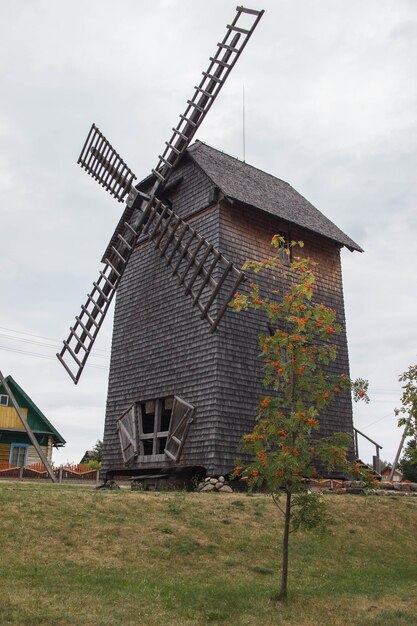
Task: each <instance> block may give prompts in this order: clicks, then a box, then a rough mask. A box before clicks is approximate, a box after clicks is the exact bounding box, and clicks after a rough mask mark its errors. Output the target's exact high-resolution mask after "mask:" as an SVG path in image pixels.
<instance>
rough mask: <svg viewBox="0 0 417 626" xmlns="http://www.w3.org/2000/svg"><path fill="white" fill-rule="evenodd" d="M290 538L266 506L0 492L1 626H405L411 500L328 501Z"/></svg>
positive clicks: (231, 499)
mask: <svg viewBox="0 0 417 626" xmlns="http://www.w3.org/2000/svg"><path fill="white" fill-rule="evenodd" d="M327 502H328V505H329V510H330V512H331V514H332V516H333V519H332V522H331V524H330V527H329V529H328V532H327V533H324V532H315V533H313V534H309V533H299V534H296V535H293V536H292V537H291V544H290V559H291V560H290V578H289V588H290V594H289V599H288V601H287V602H285V603H282V602H279V601H277V599H276V598H277V590H278V583H279V560H280V529H281V527H282V526H281V524H282V520H281V519H280V517H279V514H278V511H277V509H276V507H275V506H274V505H273V504H272V502H271V501H270V500H269V498H268V497H267V496H263V495H256V496H253V497H251V498H248V497H245V496H244V495H242V494H236V495H234V494H230V495H229V494H227V495H226V494H212V493H207V494H197V493H166V494H164V493H160V494H158V493H149V492H130V491H127V490H120V491H111V492H103V491H95V490H92V489H87V488H83V487H78V486H77V487H70V486H58V485H47V484H45V485H35V484H27V483H3V482H2V483H0V507H1V508H0V510H1V513H2V516H1V519H2V522H1V533H0V550H1V552H0V554H1V557H0V624H1V625H6V624H13V625H16V626H28V625H30V626H32V625H33V626H35V625H36V626H43V625H53V626H69V625H76V626H90V625H91V626H110V625H114V626H116V625H117V626H121V625H126V626H130V625H131V626H148V625H149V626H158V625H164V626H177V625H189V626H198V625H200V624H201V625H203V624H215V625H219V626H220V625H223V626H239V625H256V626H269V625H274V626H275V625H279V624H282V625H287V624H288V625H292V624H294V625H295V624H297V625H299V626H316V625H318V624H320V625H322V626H333V625H335V626H338V625H342V624H343V625H345V624H349V626H351V625H354V626H387V625H389V626H396V625H399V626H402V625H404V626H412V625H414V624H417V599H416V598H417V593H416V592H417V542H416V537H417V498H416V499H410V500H408V499H405V498H398V499H396V498H394V499H393V498H382V497H378V498H377V497H372V496H369V497H359V496H328V497H327Z"/></svg>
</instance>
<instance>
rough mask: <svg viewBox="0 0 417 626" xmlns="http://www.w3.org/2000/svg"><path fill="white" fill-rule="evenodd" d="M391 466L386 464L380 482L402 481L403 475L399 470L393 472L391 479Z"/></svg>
mask: <svg viewBox="0 0 417 626" xmlns="http://www.w3.org/2000/svg"><path fill="white" fill-rule="evenodd" d="M391 472H392V465H390V464H388V465H387V466H386V467H384V469H383V470H382V472H381V476H382V480H392V482H394V483H401V482H402V481H403V475H402V474H401V472H400V470H399V469H397V468H396V469H395V470H394V475H393V477H392V478H391Z"/></svg>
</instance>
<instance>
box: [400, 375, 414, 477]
mask: <svg viewBox="0 0 417 626" xmlns="http://www.w3.org/2000/svg"><path fill="white" fill-rule="evenodd" d="M399 381H400V382H402V383H404V385H403V393H402V396H401V407H400V408H399V409H395V414H396V415H397V416H399V419H398V426H404V435H405V436H406V437H410V438H411V439H409V441H408V444H407V446H406V448H405V450H404V452H403V456H402V458H401V461H400V464H399V465H400V469H401V471H402V473H403V475H404V478H406V479H407V480H411V481H413V482H416V481H417V365H411V366H410V367H409V368H408V369H407V370H406V371H405V372H403V373H402V374H401V375H400V376H399Z"/></svg>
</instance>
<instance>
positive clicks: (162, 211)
mask: <svg viewBox="0 0 417 626" xmlns="http://www.w3.org/2000/svg"><path fill="white" fill-rule="evenodd" d="M263 13H264V11H256V10H253V9H247V8H245V7H242V6H240V7H237V8H236V15H235V17H234V20H233V22H232V23H231V24H228V25H227V27H226V35H225V36H224V38H223V40H222V41H221V42H220V43H218V44H217V49H216V53H215V55H214V56H213V57H210V64H209V66H208V70H207V71H206V72H203V78H202V80H201V82H200V84H199V85H198V86H196V87H195V91H194V94H193V97H192V99H191V100H188V101H187V108H186V110H185V112H184V114H182V115H180V122H179V123H178V125H177V127H176V128H174V129H173V135H172V136H171V138H170V140H169V141H167V142H166V143H165V149H164V151H163V153H162V154H161V155H159V157H158V163H157V166H156V168H154V169H153V170H152V173H153V175H154V177H155V181H154V183H153V186H152V189H151V191H150V194H149V196H148V195H146V194H143V193H142V192H140V191H139V190H138V189H136V188H135V187H134V186H133V184H132V182H133V178H132V179H131V178H130V177H131V176H134V175H133V172H132V171H131V170H130V169H129V168H127V165H126V164H125V163H124V161H123V160H122V159H121V158H120V157H119V155H117V153H116V152H115V151H114V149H113V148H112V147H111V145H110V144H109V142H108V141H107V140H106V139H105V137H104V135H102V133H101V132H100V131H99V130H98V128H97V127H96V126H95V125H94V124H93V126H92V128H91V129H90V134H89V135H88V136H87V140H86V142H85V144H84V148H83V150H82V152H81V155H80V158H81V157H82V159H81V162H80V160H79V162H80V164H81V165H82V166H83V167H84V169H86V170H87V171H88V173H89V174H90V175H92V176H93V177H94V178H96V179H97V180H98V181H99V183H100V184H102V185H103V186H104V187H105V188H106V189H107V191H109V193H111V194H112V195H113V196H114V197H116V198H117V199H118V200H119V199H123V197H124V196H125V195H126V194H127V193H128V198H127V206H128V207H130V208H131V209H132V212H131V216H130V219H128V220H126V221H125V222H123V224H122V228H121V229H120V230H119V229H117V230H116V232H115V235H113V237H112V239H111V241H113V239H114V240H115V243H114V244H111V245H110V254H109V255H108V257H107V258H105V260H104V269H103V270H102V271H100V273H99V278H98V279H97V281H95V282H94V283H93V289H92V290H91V292H90V293H89V294H88V296H87V301H86V303H85V305H82V307H81V312H80V314H79V315H78V316H77V317H76V318H75V320H76V321H75V324H74V326H72V327H70V333H69V335H68V338H67V340H65V341H64V342H63V344H64V345H63V348H62V350H61V352H60V353H58V354H57V357H58V359H59V361H60V362H61V363H62V365H63V366H64V367H65V369H66V370H67V372H68V374H69V375H70V377H71V379H72V380H73V382H74V383H75V384H77V383H78V380H79V378H80V376H81V373H82V371H83V369H84V367H85V364H86V362H87V359H88V356H89V354H90V352H91V349H92V347H93V345H94V342H95V339H96V337H97V335H98V332H99V330H100V328H101V325H102V323H103V321H104V318H105V316H106V314H107V311H108V309H109V306H110V304H111V301H112V299H113V296H114V294H115V292H116V290H117V287H118V285H119V283H120V280H121V278H122V276H123V273H124V270H125V267H126V265H127V263H128V261H129V258H130V256H131V254H132V251H133V249H134V246H135V243H136V241H137V239H138V237H139V236H140V234H141V232H142V230H143V228H144V227H145V226H146V224H147V221H148V219H149V218H150V216H151V215H152V220H153V219H154V218H156V219H159V224H162V223H163V221H164V219H165V217H166V218H167V219H168V217H170V220H173V219H174V217H175V216H170V211H171V210H170V209H168V207H166V205H163V203H162V202H161V201H160V200H158V199H157V198H156V194H157V192H158V191H159V189H160V188H162V187H163V186H164V185H165V184H166V182H167V181H168V178H169V176H170V174H171V172H172V171H173V170H174V169H175V167H176V165H177V164H178V162H179V160H180V159H181V157H182V156H183V154H184V153H185V151H186V149H187V147H188V145H189V143H190V141H191V140H192V138H193V137H194V135H195V133H196V132H197V130H198V128H199V126H200V124H201V122H202V121H203V119H204V118H205V116H206V114H207V112H208V111H209V109H210V108H211V106H212V104H213V102H214V100H215V99H216V97H217V95H218V94H219V92H220V90H221V88H222V87H223V85H224V83H225V81H226V79H227V77H228V76H229V74H230V72H231V70H232V69H233V67H234V66H235V64H236V61H237V60H238V58H239V57H240V54H241V52H242V51H243V49H244V47H245V46H246V44H247V42H248V40H249V38H250V37H251V35H252V33H253V31H254V30H255V28H256V26H257V24H258V22H259V20H260V19H261V17H262V15H263ZM242 16H245V18H246V19H250V20H251V23H250V25H249V27H246V28H243V27H241V26H240V25H238V24H239V20H240V18H242ZM94 133H96V134H95V135H94ZM93 136H94V137H95V140H93V139H92V137H93ZM112 150H113V151H114V154H113V153H112V152H111V151H112ZM88 152H90V154H88ZM109 154H112V156H111V157H110V158H108V155H109ZM113 159H114V161H113ZM116 164H117V165H116ZM125 168H126V170H125ZM124 171H128V172H129V174H128V177H127V178H126V177H125V176H124V174H123V172H124ZM112 173H113V178H112ZM129 180H131V182H130V183H128V182H126V181H129ZM125 182H126V184H124V183H125ZM129 184H130V189H129V190H128V189H127V187H128V185H129ZM171 213H172V212H171ZM178 219H180V218H178ZM174 221H175V220H174ZM169 223H170V222H168V225H169ZM165 224H166V222H164V225H165ZM167 228H168V227H167ZM171 234H172V233H171ZM193 238H194V235H193V237H191V239H193ZM191 239H190V241H189V243H191ZM159 243H160V241H158V245H159ZM180 245H181V242H180ZM201 245H202V244H201ZM207 246H210V244H209V242H207ZM181 253H183V256H182V258H184V257H186V256H187V254H188V247H187V248H186V249H185V252H184V249H183V248H181ZM190 254H191V253H190ZM218 255H220V253H218ZM221 256H222V255H220V256H219V258H218V260H220V257H221ZM223 258H224V257H223ZM197 259H199V260H197ZM181 260H182V259H180V261H181ZM189 261H190V258H189V257H188V261H187V262H189ZM200 262H201V258H199V257H198V256H197V253H196V254H195V257H194V259H191V263H190V265H189V268H188V269H190V268H191V267H192V266H193V263H200ZM226 264H227V267H228V268H229V269H228V270H227V272H226V273H225V274H224V275H222V277H221V278H220V280H219V284H218V285H216V287H215V288H214V290H213V292H212V293H211V295H210V296H209V299H208V301H207V302H206V303H205V304H204V305H203V310H202V311H201V313H202V317H207V318H208V319H209V320H212V322H213V323H211V327H212V328H213V327H214V328H213V329H214V330H215V328H216V327H217V325H218V323H219V321H220V318H221V315H220V317H219V312H218V313H217V314H216V317H215V318H212V317H211V316H209V309H210V307H211V306H212V305H213V303H214V301H215V299H216V296H217V295H218V293H219V291H220V288H221V287H222V285H223V283H225V281H226V279H227V276H228V275H229V273H230V272H231V271H232V273H233V271H235V270H236V268H233V270H232V267H233V264H231V263H230V262H228V261H227V260H226ZM215 265H216V263H214V265H213V269H214V267H215ZM202 267H203V266H202ZM202 267H201V268H200V270H199V271H197V273H196V277H197V276H199V275H200V274H201V273H203V269H202ZM193 269H194V273H195V272H196V267H195V266H194V268H193ZM187 271H188V270H187ZM236 271H237V272H238V270H236ZM206 274H207V276H208V278H207V277H206V283H207V282H210V272H209V273H207V272H206ZM211 278H212V277H211ZM184 279H185V275H184ZM241 280H243V275H242V276H240V275H237V276H236V280H235V283H236V285H238V284H239V283H240V282H241ZM182 282H184V281H182ZM188 287H189V285H187V287H186V289H188ZM191 289H192V286H191V288H190V291H191ZM236 289H237V286H236V287H235V288H234V290H235V291H236ZM203 291H204V289H203V290H201V291H199V292H198V293H197V294H196V293H194V295H193V302H194V304H197V303H200V304H201V296H202V294H203ZM233 293H234V291H233V292H232V293H231V294H230V295H229V300H230V298H231V297H232V296H233ZM226 307H227V302H226V303H223V306H222V310H223V313H224V311H225V310H226ZM223 313H222V314H223Z"/></svg>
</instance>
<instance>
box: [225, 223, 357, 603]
mask: <svg viewBox="0 0 417 626" xmlns="http://www.w3.org/2000/svg"><path fill="white" fill-rule="evenodd" d="M284 245H285V242H284V240H283V238H282V237H280V236H279V235H276V236H274V237H273V239H272V246H273V248H274V254H273V255H272V256H271V257H270V258H268V259H264V260H263V261H261V262H256V261H247V262H246V263H245V265H244V269H249V270H253V271H254V272H255V273H258V272H261V271H262V272H264V271H268V270H275V269H276V268H281V270H282V271H283V272H285V273H286V275H287V283H289V286H288V288H287V289H286V291H285V292H282V293H280V292H277V291H274V292H273V293H271V294H267V295H265V294H263V293H261V288H260V286H259V284H258V283H256V282H252V283H250V290H249V294H248V295H244V294H239V293H237V294H236V295H235V298H234V300H233V302H232V304H231V306H232V308H233V309H234V310H235V311H237V312H239V311H242V310H248V309H254V310H258V309H261V310H262V311H263V312H264V313H265V315H266V317H267V320H268V325H269V328H270V334H269V335H266V334H260V335H259V343H260V347H261V354H262V358H263V364H264V370H265V379H264V384H265V386H266V387H267V388H268V391H269V393H268V394H267V395H265V396H264V397H263V398H262V399H261V401H260V404H259V407H258V413H257V416H256V422H255V426H254V428H253V431H252V432H251V433H249V434H247V435H245V436H244V437H243V440H242V448H243V451H244V452H246V453H249V454H250V458H251V461H250V462H249V463H244V462H240V461H239V462H237V466H236V468H235V470H234V476H235V477H236V478H237V477H239V478H241V479H243V480H247V481H248V484H249V486H250V487H251V488H254V487H260V486H263V487H264V488H266V489H267V490H268V492H269V493H270V494H271V496H272V499H273V501H274V503H275V504H276V505H277V507H278V508H279V509H280V511H281V512H282V513H283V515H284V531H283V538H282V567H281V586H280V598H286V597H287V588H288V557H289V551H288V546H289V536H290V534H291V533H292V532H294V531H296V530H297V529H298V528H301V527H304V528H309V529H311V528H315V527H317V526H318V525H319V524H321V523H322V522H323V519H324V516H325V508H324V502H323V500H322V498H321V497H320V496H319V495H318V494H317V493H309V492H308V488H307V487H308V479H309V478H312V477H314V476H315V475H316V474H317V469H316V468H317V466H318V465H319V464H321V466H322V467H323V466H324V467H326V469H327V470H329V471H336V470H339V471H343V472H344V473H345V474H353V475H359V473H360V472H361V470H360V468H359V466H356V465H354V464H352V463H351V462H350V461H349V460H348V455H349V449H350V447H351V436H350V435H349V434H348V433H335V434H333V435H331V436H329V437H320V438H319V437H318V436H317V432H318V430H319V428H320V423H319V416H320V415H321V413H322V412H323V411H324V409H325V408H326V407H327V406H328V405H329V404H330V403H331V402H332V400H333V398H334V397H335V396H338V395H340V394H343V393H349V392H350V391H349V390H352V391H353V395H354V398H355V399H363V400H365V401H369V398H368V396H367V383H366V381H363V380H359V381H357V382H353V381H352V380H351V379H350V378H349V376H348V375H347V374H346V373H341V374H334V373H331V370H330V368H329V367H328V366H329V365H330V364H331V363H332V362H333V361H335V359H336V356H337V346H336V344H335V343H334V337H335V336H336V335H337V334H338V333H340V332H341V327H340V325H339V324H338V323H337V322H336V312H335V311H334V310H332V309H331V308H329V307H327V306H325V305H324V304H322V303H318V302H317V301H316V300H315V299H314V298H313V294H314V286H315V272H316V263H315V262H314V261H312V260H311V259H309V258H300V257H296V258H295V259H294V260H293V261H292V262H291V263H290V264H289V266H288V263H287V264H286V263H284V262H283V260H282V252H283V250H282V248H283V246H284ZM302 245H303V244H302V242H297V243H295V242H291V244H290V246H289V247H288V248H287V252H288V254H289V252H290V249H291V248H293V249H294V248H296V247H297V246H299V247H302Z"/></svg>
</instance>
